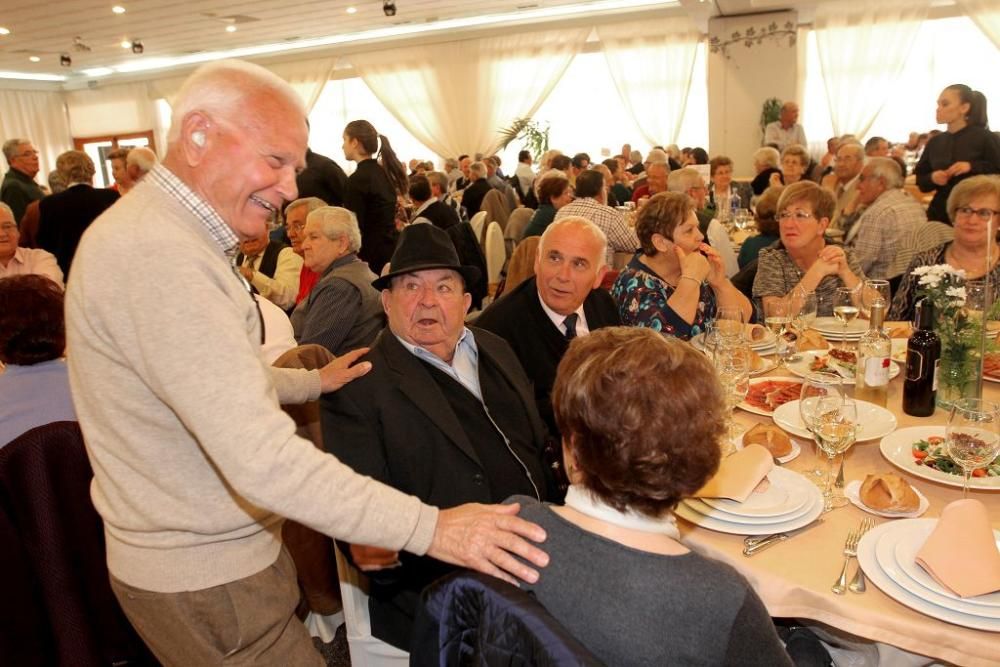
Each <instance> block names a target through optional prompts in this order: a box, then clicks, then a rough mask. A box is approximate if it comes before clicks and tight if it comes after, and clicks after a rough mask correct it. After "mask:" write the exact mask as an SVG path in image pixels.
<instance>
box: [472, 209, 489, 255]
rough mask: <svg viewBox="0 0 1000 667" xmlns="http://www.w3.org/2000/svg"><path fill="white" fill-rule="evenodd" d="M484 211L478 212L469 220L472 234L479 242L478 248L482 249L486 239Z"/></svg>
mask: <svg viewBox="0 0 1000 667" xmlns="http://www.w3.org/2000/svg"><path fill="white" fill-rule="evenodd" d="M487 222H488V221H487V220H486V211H480V212H479V213H476V214H475V215H474V216H472V219H470V220H469V224H470V225H472V232H473V233H474V234H475V235H476V240H477V241H478V242H479V247H481V248H482V247H484V246H485V244H484V243H483V241H484V240H485V238H486V223H487Z"/></svg>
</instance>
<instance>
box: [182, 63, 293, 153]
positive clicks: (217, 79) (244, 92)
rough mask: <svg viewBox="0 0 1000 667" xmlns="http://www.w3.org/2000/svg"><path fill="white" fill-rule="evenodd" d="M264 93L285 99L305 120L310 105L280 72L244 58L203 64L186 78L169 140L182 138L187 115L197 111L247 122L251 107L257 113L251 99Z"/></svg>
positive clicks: (233, 120)
mask: <svg viewBox="0 0 1000 667" xmlns="http://www.w3.org/2000/svg"><path fill="white" fill-rule="evenodd" d="M260 93H266V94H267V95H268V96H269V97H279V98H282V99H284V101H286V102H288V103H289V104H291V105H292V106H293V107H294V108H295V109H297V110H298V111H299V112H300V113H301V115H302V121H303V122H305V119H306V109H305V105H303V103H302V99H301V98H300V97H299V96H298V94H297V93H296V92H295V90H294V89H293V88H292V87H291V86H290V85H288V82H286V81H285V80H284V79H282V78H281V77H280V76H278V75H277V74H275V73H274V72H271V71H270V70H267V69H264V68H263V67H261V66H260V65H254V64H253V63H248V62H244V61H242V60H218V61H216V62H212V63H208V64H207V65H202V66H201V67H199V68H198V69H196V70H195V71H194V74H192V75H191V76H189V77H188V78H187V80H186V81H184V84H183V85H182V86H181V90H180V92H179V93H178V94H177V101H176V102H175V103H174V105H173V118H174V122H173V123H171V125H170V133H169V136H168V139H167V140H168V143H174V142H176V141H177V140H178V139H180V134H181V125H182V121H183V119H184V116H186V115H187V114H189V113H192V112H194V111H201V112H204V113H206V114H208V115H210V116H214V117H217V118H220V119H224V120H228V121H230V122H239V123H241V124H243V123H245V122H246V121H247V115H248V113H247V112H248V109H249V110H251V114H250V115H251V116H252V115H253V114H252V109H253V106H252V105H250V104H249V102H250V100H251V98H252V97H253V96H254V95H256V94H260Z"/></svg>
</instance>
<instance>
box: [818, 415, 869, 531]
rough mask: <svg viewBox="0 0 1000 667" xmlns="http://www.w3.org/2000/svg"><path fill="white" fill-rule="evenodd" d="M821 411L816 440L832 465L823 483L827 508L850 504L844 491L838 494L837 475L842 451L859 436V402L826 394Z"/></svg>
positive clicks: (824, 507)
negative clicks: (834, 486)
mask: <svg viewBox="0 0 1000 667" xmlns="http://www.w3.org/2000/svg"><path fill="white" fill-rule="evenodd" d="M816 412H817V414H816V415H814V417H813V420H814V421H813V424H814V431H813V436H814V437H815V438H816V444H817V445H818V446H819V448H820V451H822V452H823V453H824V454H826V458H827V464H828V465H829V467H828V468H827V471H826V485H825V486H824V487H823V511H824V512H829V511H830V510H832V509H833V508H835V507H843V506H844V505H846V504H847V498H845V497H844V496H843V495H842V494H834V491H833V477H834V472H833V471H834V468H836V460H837V455H838V454H845V453H846V452H847V450H848V449H849V448H850V446H851V445H853V444H854V441H855V440H856V439H857V437H858V428H859V425H858V408H857V404H856V403H855V402H854V401H853V400H851V399H848V398H845V397H843V396H842V397H840V398H839V399H838V398H836V397H834V396H824V397H823V398H820V399H818V402H817V405H816Z"/></svg>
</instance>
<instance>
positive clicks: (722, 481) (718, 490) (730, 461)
mask: <svg viewBox="0 0 1000 667" xmlns="http://www.w3.org/2000/svg"><path fill="white" fill-rule="evenodd" d="M772 468H774V459H773V458H772V457H771V453H770V452H768V451H767V450H766V449H765V448H764V447H761V446H760V445H749V446H747V447H744V448H743V449H741V450H740V451H738V452H736V453H735V454H733V455H732V456H728V457H726V458H724V459H722V463H720V464H719V471H718V472H717V473H715V476H714V477H712V479H710V480H708V482H706V483H705V486H703V487H701V488H700V489H698V491H697V492H696V493H695V494H694V497H695V498H729V499H730V500H735V501H736V502H738V503H742V502H743V501H745V500H746V499H747V498H749V497H750V494H751V493H753V490H754V489H755V488H757V485H758V484H760V482H761V480H763V479H764V478H765V477H767V473H769V472H771V469H772Z"/></svg>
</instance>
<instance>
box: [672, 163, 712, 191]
mask: <svg viewBox="0 0 1000 667" xmlns="http://www.w3.org/2000/svg"><path fill="white" fill-rule="evenodd" d="M704 183H705V179H703V178H702V177H701V174H700V173H699V172H698V170H697V169H695V168H694V167H684V168H683V169H677V170H675V171H672V172H670V175H669V176H667V191H668V192H687V191H688V190H690V189H691V188H693V187H695V186H697V185H699V184H704Z"/></svg>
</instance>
